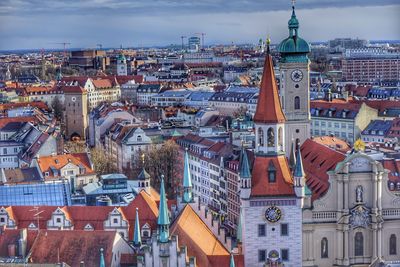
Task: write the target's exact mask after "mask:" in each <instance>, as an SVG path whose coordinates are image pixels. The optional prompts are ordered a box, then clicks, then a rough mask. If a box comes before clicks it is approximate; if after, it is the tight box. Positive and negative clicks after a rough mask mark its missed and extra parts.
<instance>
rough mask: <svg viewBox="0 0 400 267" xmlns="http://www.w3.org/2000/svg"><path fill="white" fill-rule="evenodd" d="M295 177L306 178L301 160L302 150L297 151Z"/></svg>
mask: <svg viewBox="0 0 400 267" xmlns="http://www.w3.org/2000/svg"><path fill="white" fill-rule="evenodd" d="M293 176H294V177H304V170H303V161H302V160H301V152H300V149H298V150H297V155H296V167H295V169H294V174H293Z"/></svg>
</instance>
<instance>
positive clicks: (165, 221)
mask: <svg viewBox="0 0 400 267" xmlns="http://www.w3.org/2000/svg"><path fill="white" fill-rule="evenodd" d="M169 223H170V221H169V216H168V206H167V198H166V197H165V188H164V175H161V187H160V205H159V208H158V219H157V224H158V235H159V241H160V242H162V243H166V242H168V240H169Z"/></svg>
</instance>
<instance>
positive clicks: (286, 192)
mask: <svg viewBox="0 0 400 267" xmlns="http://www.w3.org/2000/svg"><path fill="white" fill-rule="evenodd" d="M270 164H273V166H274V167H275V169H276V181H275V182H274V183H270V182H269V181H268V168H269V167H270ZM251 181H252V182H251V183H252V184H251V196H252V197H261V196H293V195H294V194H295V192H294V189H293V178H292V174H291V172H290V169H289V165H288V162H287V158H286V156H283V155H282V156H275V157H263V156H256V157H255V159H254V163H253V170H252V180H251Z"/></svg>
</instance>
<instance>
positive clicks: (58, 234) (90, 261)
mask: <svg viewBox="0 0 400 267" xmlns="http://www.w3.org/2000/svg"><path fill="white" fill-rule="evenodd" d="M117 235H118V233H117V232H115V231H82V230H74V231H67V230H62V231H48V230H41V231H40V232H39V235H38V236H37V238H36V239H35V241H34V244H33V246H32V248H31V254H30V257H29V258H30V262H32V263H58V262H65V263H67V264H68V265H70V266H79V265H80V262H81V261H84V262H85V266H99V263H100V249H101V248H103V249H104V259H105V263H106V266H111V263H112V256H113V252H112V250H113V247H114V241H115V239H116V238H117ZM77 248H79V249H77Z"/></svg>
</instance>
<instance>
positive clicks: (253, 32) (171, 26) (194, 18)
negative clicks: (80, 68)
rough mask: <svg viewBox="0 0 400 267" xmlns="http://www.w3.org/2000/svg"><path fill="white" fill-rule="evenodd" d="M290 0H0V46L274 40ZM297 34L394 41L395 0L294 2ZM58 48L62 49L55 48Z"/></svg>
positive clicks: (282, 32) (398, 21) (281, 34)
mask: <svg viewBox="0 0 400 267" xmlns="http://www.w3.org/2000/svg"><path fill="white" fill-rule="evenodd" d="M290 7H291V3H290V0H0V50H4V49H23V48H28V49H30V48H57V47H60V46H58V45H57V44H54V43H57V42H70V43H71V44H72V45H71V46H72V47H80V48H94V47H96V44H99V43H101V44H103V47H119V46H120V45H122V46H124V47H128V46H129V47H131V46H151V45H169V44H180V42H181V39H180V36H181V35H187V36H188V35H189V36H190V35H193V34H195V33H200V32H204V33H206V35H205V43H206V44H220V43H222V44H229V43H232V42H234V43H256V42H257V40H258V39H259V38H260V37H263V38H265V36H266V35H267V34H269V35H270V36H271V39H272V41H273V42H278V41H279V40H281V39H283V38H285V37H286V36H287V34H288V31H287V21H288V19H289V17H290ZM296 10H297V12H296V13H297V17H298V19H299V21H300V35H301V36H302V37H304V38H305V39H306V40H308V41H324V40H329V39H331V38H335V37H353V38H356V37H358V38H366V39H371V40H395V39H396V40H398V39H400V26H399V25H400V16H399V14H400V1H399V0H298V1H297V3H296ZM60 48H61V47H60Z"/></svg>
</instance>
